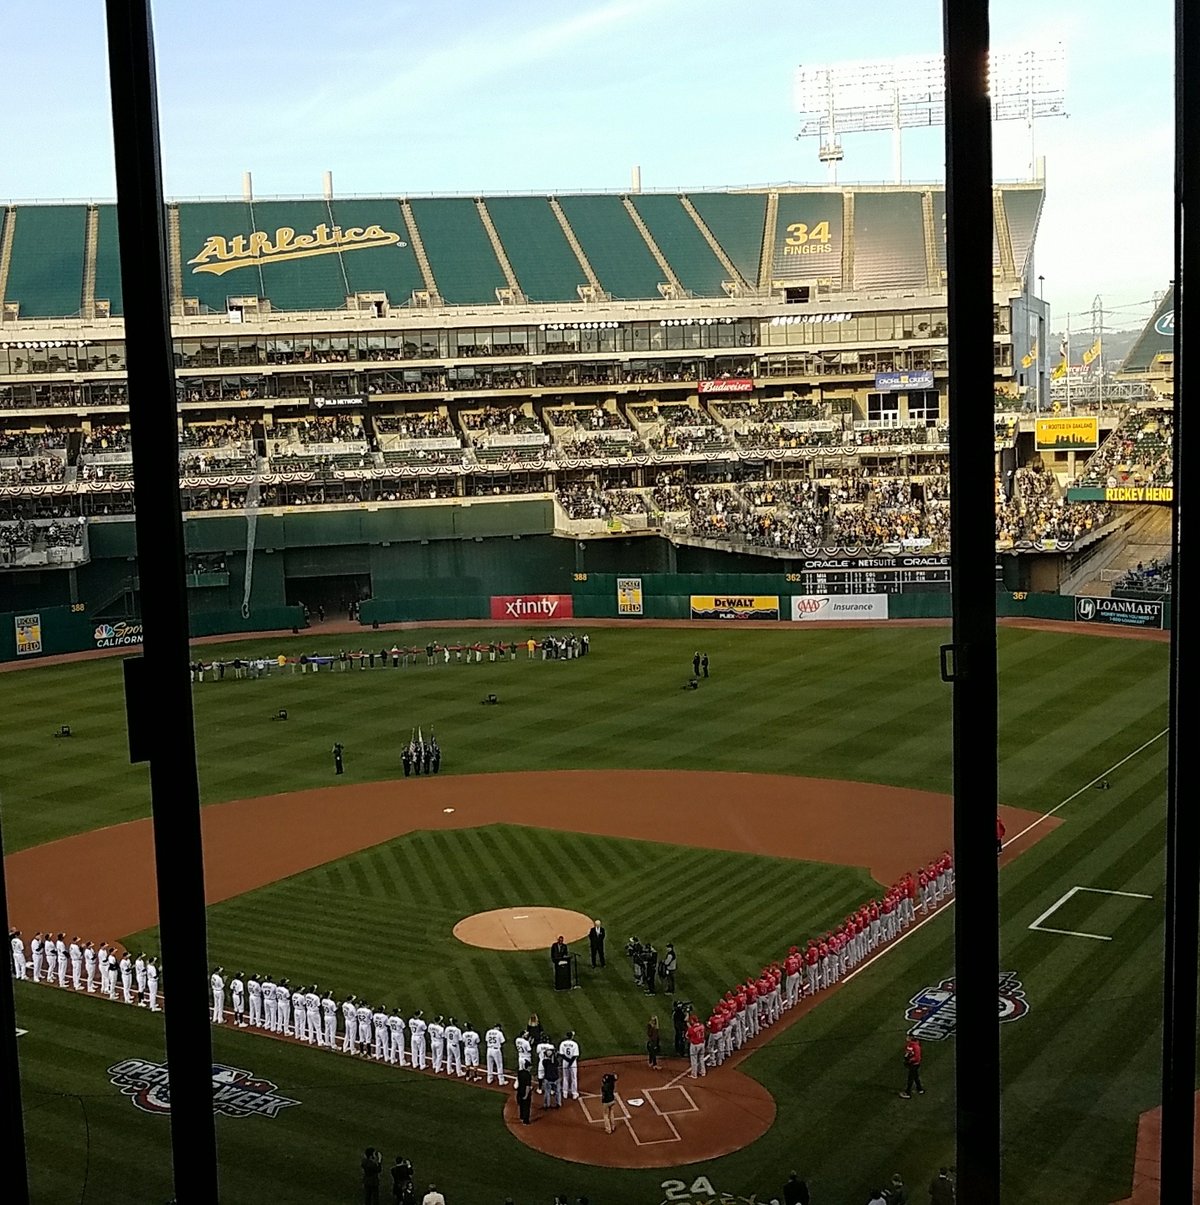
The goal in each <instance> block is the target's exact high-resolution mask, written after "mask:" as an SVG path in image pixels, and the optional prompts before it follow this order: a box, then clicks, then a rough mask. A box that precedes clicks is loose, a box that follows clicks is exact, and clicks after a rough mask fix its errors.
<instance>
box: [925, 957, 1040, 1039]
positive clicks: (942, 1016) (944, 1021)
mask: <svg viewBox="0 0 1200 1205" xmlns="http://www.w3.org/2000/svg"><path fill="white" fill-rule="evenodd" d="M1027 1012H1029V1001H1028V1000H1026V999H1025V989H1024V988H1023V987H1022V985H1021V981H1020V980H1019V979H1018V978H1017V975H1016V972H1015V971H1001V972H1000V1001H999V1018H1000V1021H1001V1022H1004V1021H1019V1020H1020V1019H1021V1018H1022V1017H1023V1016H1025V1014H1026V1013H1027ZM904 1019H905V1020H906V1021H911V1022H912V1025H911V1026H910V1027H909V1030H908V1032H909V1033H910V1034H912V1036H913V1037H914V1038H920V1039H921V1040H922V1041H926V1042H943V1041H945V1040H946V1038H950V1037H953V1036H954V1030H955V1028H956V1027H957V1023H958V1005H957V1002H956V1000H955V996H954V980H953V979H943V980H942V981H941V983H939V984H938V985H937V986H936V987H927V988H925V989H924V990H923V991H921V992H918V993H917V994H916V995H915V996H914V997H913V998H912V999H911V1000H910V1001H909V1002H908V1009H907V1011H906V1012H905V1014H904Z"/></svg>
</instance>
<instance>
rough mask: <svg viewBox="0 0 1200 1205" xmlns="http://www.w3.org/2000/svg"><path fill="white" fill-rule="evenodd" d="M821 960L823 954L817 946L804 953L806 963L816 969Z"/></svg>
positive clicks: (810, 947)
mask: <svg viewBox="0 0 1200 1205" xmlns="http://www.w3.org/2000/svg"><path fill="white" fill-rule="evenodd" d="M820 960H821V954H820V951H819V950H818V949H817V947H816V946H809V947H808V949H807V950H805V951H804V961H805V963H806V964H807V965H808V966H810V967H815V966H816V965H817V963H818V962H820Z"/></svg>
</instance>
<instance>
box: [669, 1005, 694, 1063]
mask: <svg viewBox="0 0 1200 1205" xmlns="http://www.w3.org/2000/svg"><path fill="white" fill-rule="evenodd" d="M691 1011H692V1002H691V1001H690V1000H676V1001H675V1003H674V1004H672V1005H671V1024H672V1025H673V1026H674V1029H675V1053H676V1054H677V1055H679V1057H680V1058H684V1057H686V1055H687V1022H688V1014H689V1013H690V1012H691Z"/></svg>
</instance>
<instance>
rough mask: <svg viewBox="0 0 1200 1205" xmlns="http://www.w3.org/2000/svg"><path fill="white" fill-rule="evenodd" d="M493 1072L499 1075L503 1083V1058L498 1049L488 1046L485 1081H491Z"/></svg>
mask: <svg viewBox="0 0 1200 1205" xmlns="http://www.w3.org/2000/svg"><path fill="white" fill-rule="evenodd" d="M493 1073H495V1074H496V1075H498V1076H499V1077H500V1082H501V1083H502V1084H503V1083H504V1058H503V1056H502V1055H501V1053H500V1051H499V1049H496V1048H493V1047H490V1046H489V1047H488V1052H487V1082H488V1083H489V1084H490V1083H491V1082H492V1075H493Z"/></svg>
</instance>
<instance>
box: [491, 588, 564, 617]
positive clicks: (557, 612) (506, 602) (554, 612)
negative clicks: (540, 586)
mask: <svg viewBox="0 0 1200 1205" xmlns="http://www.w3.org/2000/svg"><path fill="white" fill-rule="evenodd" d="M491 616H492V618H493V619H574V617H575V600H574V599H573V598H572V597H571V595H569V594H493V595H492V607H491Z"/></svg>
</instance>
